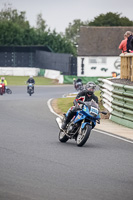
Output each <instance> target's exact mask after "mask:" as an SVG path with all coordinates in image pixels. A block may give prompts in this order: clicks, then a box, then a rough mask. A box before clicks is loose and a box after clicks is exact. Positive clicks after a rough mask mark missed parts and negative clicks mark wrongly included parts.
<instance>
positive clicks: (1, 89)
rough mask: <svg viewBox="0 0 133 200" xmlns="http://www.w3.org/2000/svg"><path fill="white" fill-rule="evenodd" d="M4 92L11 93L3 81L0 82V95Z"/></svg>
mask: <svg viewBox="0 0 133 200" xmlns="http://www.w3.org/2000/svg"><path fill="white" fill-rule="evenodd" d="M5 93H7V94H12V91H11V89H9V88H6V87H5V84H4V83H1V84H0V95H3V94H5Z"/></svg>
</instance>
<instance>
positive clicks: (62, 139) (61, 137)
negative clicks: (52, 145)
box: [59, 130, 69, 143]
mask: <svg viewBox="0 0 133 200" xmlns="http://www.w3.org/2000/svg"><path fill="white" fill-rule="evenodd" d="M68 139H69V138H68V137H67V136H66V134H65V133H64V131H62V130H60V132H59V141H60V142H64V143H65V142H67V140H68Z"/></svg>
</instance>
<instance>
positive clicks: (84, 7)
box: [0, 0, 133, 33]
mask: <svg viewBox="0 0 133 200" xmlns="http://www.w3.org/2000/svg"><path fill="white" fill-rule="evenodd" d="M5 3H6V4H7V5H8V4H11V5H12V8H13V9H17V10H18V11H19V12H20V11H25V12H26V19H27V20H28V21H29V23H30V25H31V26H34V27H36V19H37V15H38V14H40V13H41V14H42V18H43V19H44V20H45V21H46V24H47V25H48V27H49V28H50V29H51V31H52V30H54V29H55V30H56V32H58V33H60V32H63V33H64V32H65V29H66V28H67V27H68V26H69V23H73V20H75V19H80V20H81V21H87V20H88V21H91V20H94V18H95V17H97V16H98V15H100V14H106V13H107V12H113V13H121V14H122V15H121V16H122V17H127V18H128V19H129V20H132V21H133V6H132V5H133V0H128V1H124V0H0V10H1V9H2V8H4V4H5Z"/></svg>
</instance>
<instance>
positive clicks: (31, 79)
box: [27, 76, 35, 92]
mask: <svg viewBox="0 0 133 200" xmlns="http://www.w3.org/2000/svg"><path fill="white" fill-rule="evenodd" d="M27 83H28V84H29V83H32V88H33V92H34V84H35V80H34V78H33V76H30V78H29V79H28V80H27ZM28 90H29V85H28V86H27V92H28Z"/></svg>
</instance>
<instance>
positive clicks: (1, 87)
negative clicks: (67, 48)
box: [0, 83, 5, 95]
mask: <svg viewBox="0 0 133 200" xmlns="http://www.w3.org/2000/svg"><path fill="white" fill-rule="evenodd" d="M4 93H5V84H4V83H0V94H1V95H3V94H4Z"/></svg>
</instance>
